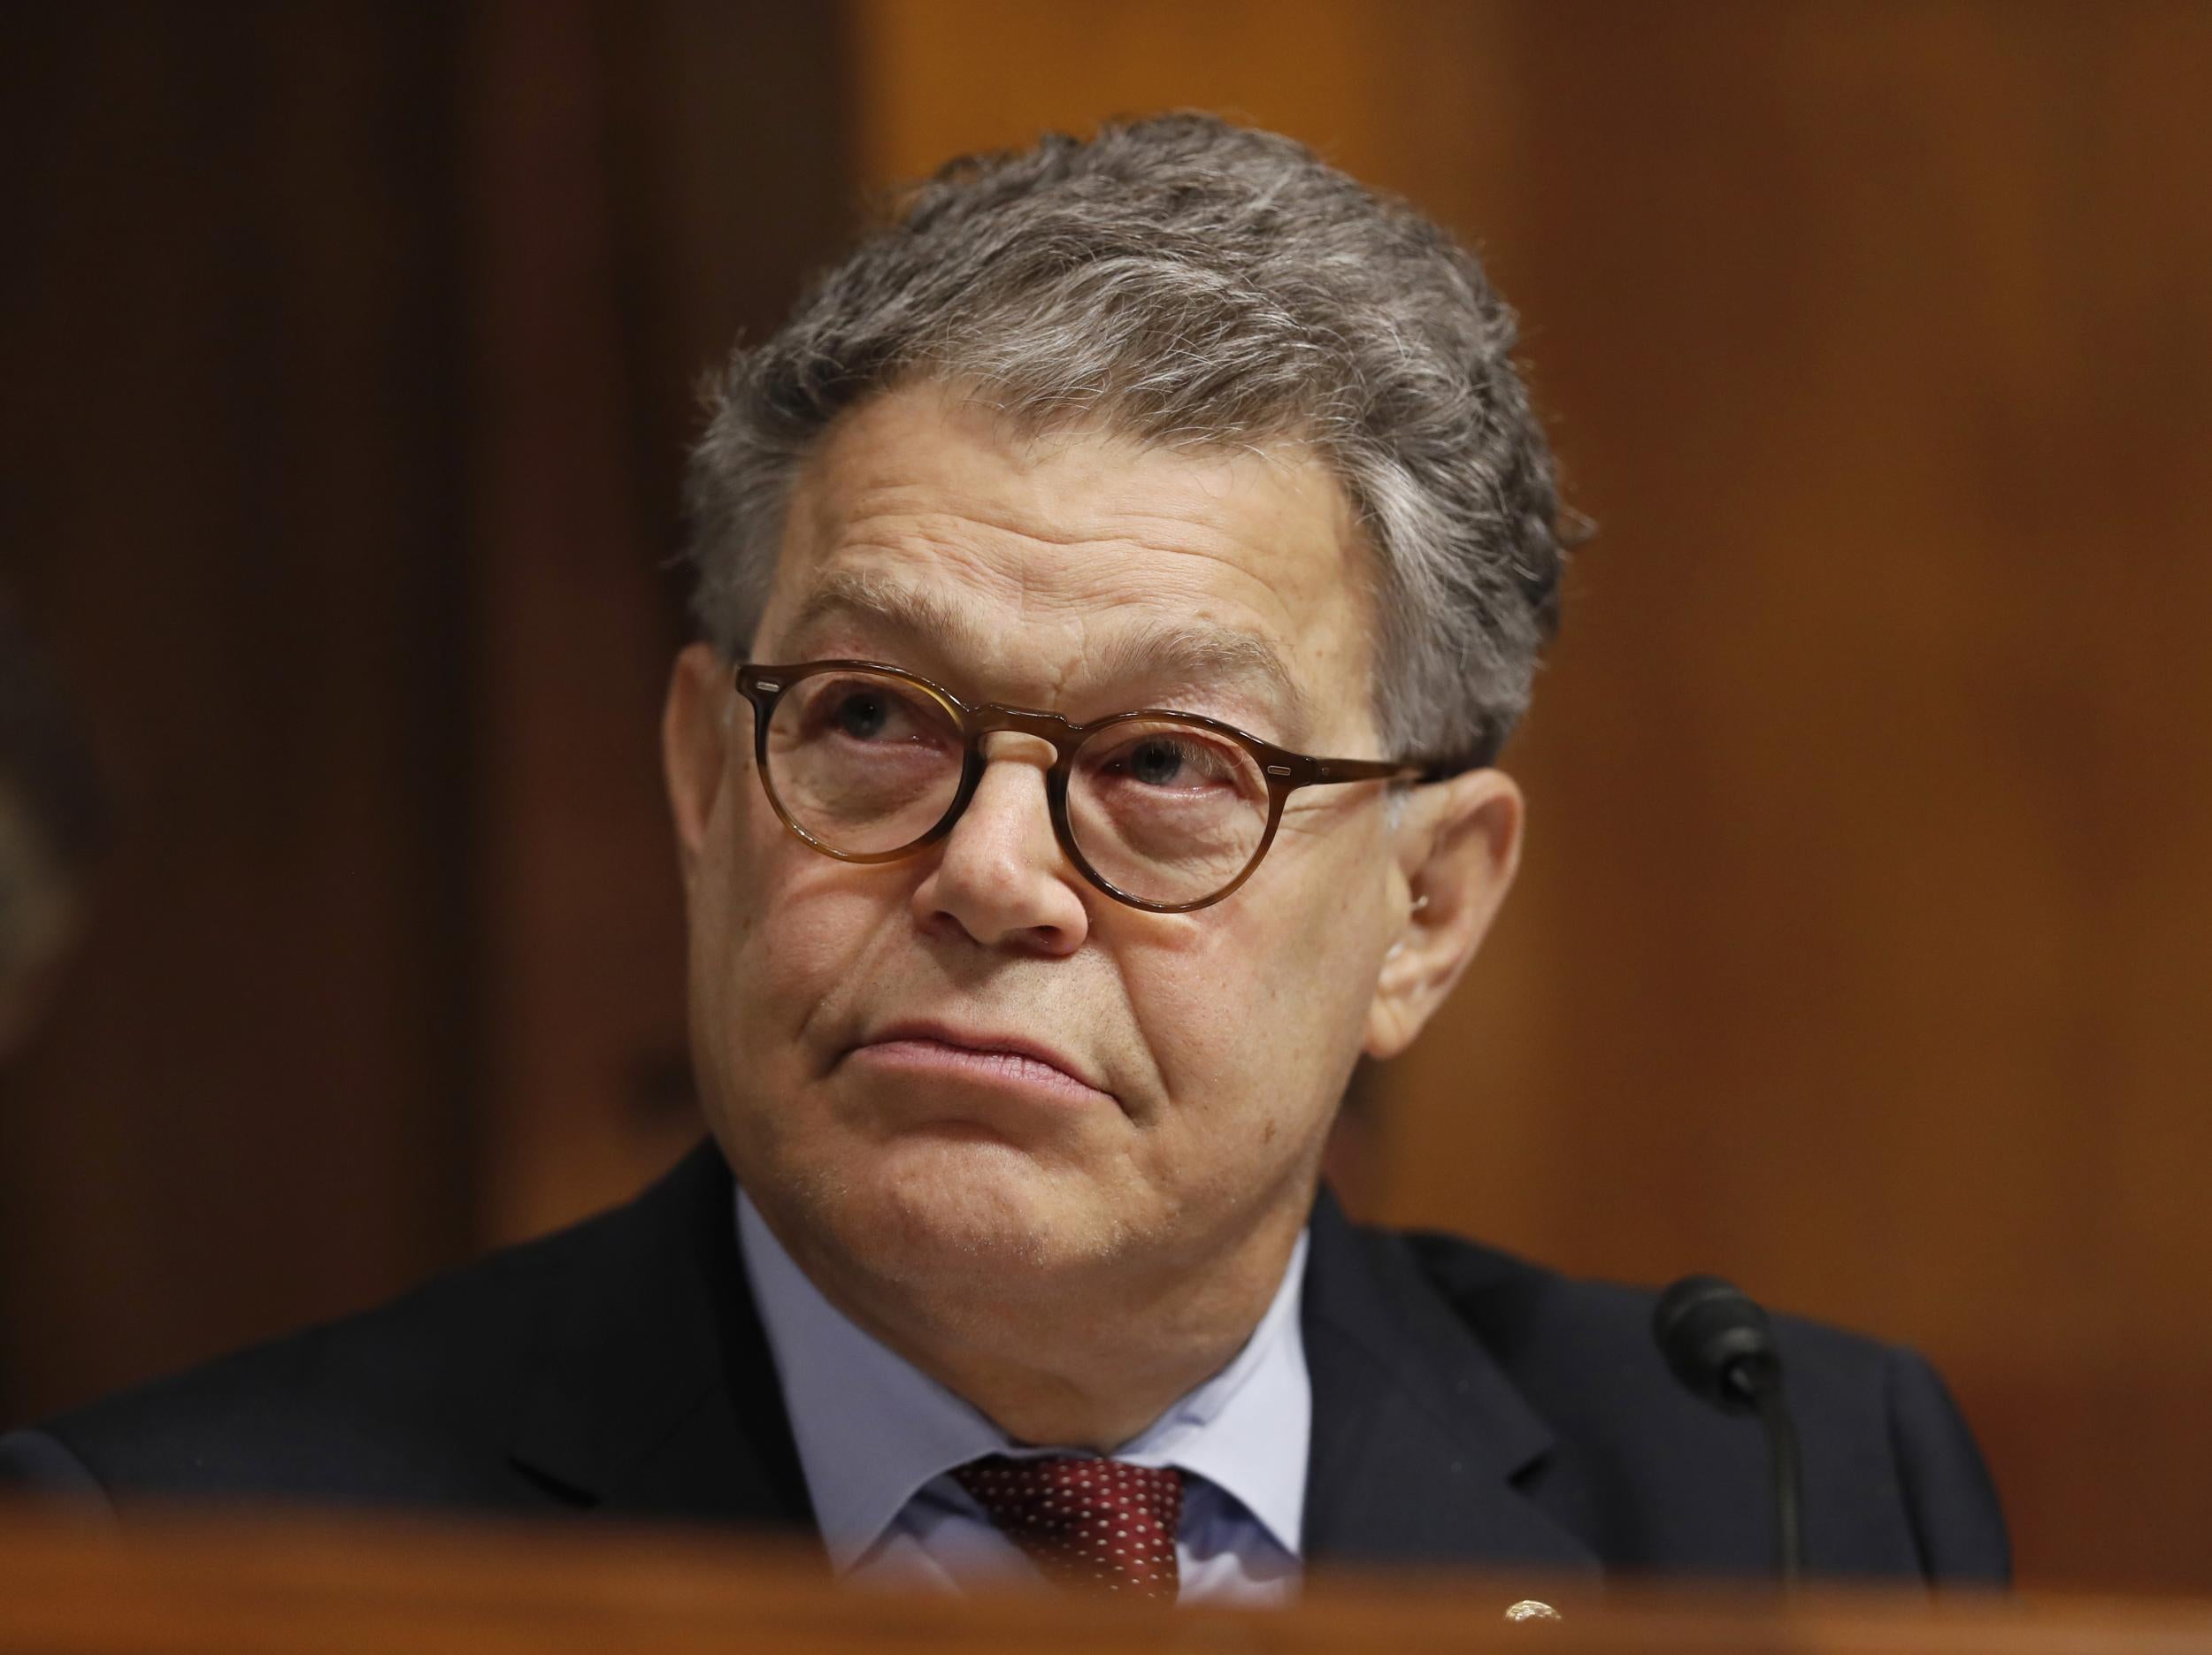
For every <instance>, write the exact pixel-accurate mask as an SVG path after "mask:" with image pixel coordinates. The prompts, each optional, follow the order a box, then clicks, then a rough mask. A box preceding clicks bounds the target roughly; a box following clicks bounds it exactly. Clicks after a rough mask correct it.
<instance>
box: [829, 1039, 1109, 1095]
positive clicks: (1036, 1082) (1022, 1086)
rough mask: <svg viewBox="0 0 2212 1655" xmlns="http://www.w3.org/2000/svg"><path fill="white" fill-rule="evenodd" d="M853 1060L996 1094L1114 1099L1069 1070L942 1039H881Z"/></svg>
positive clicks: (1028, 1058) (874, 1067)
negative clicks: (960, 1083)
mask: <svg viewBox="0 0 2212 1655" xmlns="http://www.w3.org/2000/svg"><path fill="white" fill-rule="evenodd" d="M852 1055H853V1058H854V1059H856V1060H858V1061H862V1062H864V1063H866V1064H867V1065H868V1066H869V1067H870V1068H872V1069H893V1070H896V1071H898V1072H900V1073H902V1074H908V1075H915V1076H924V1077H934V1078H938V1079H948V1080H960V1081H964V1082H966V1083H968V1084H971V1085H976V1086H981V1087H985V1088H987V1089H988V1090H991V1091H994V1092H1014V1093H1018V1094H1020V1095H1023V1096H1026V1097H1036V1096H1039V1095H1045V1096H1048V1097H1052V1098H1055V1099H1060V1100H1067V1101H1069V1102H1072V1103H1097V1102H1099V1101H1101V1100H1106V1101H1109V1102H1110V1101H1111V1100H1112V1094H1111V1093H1110V1092H1101V1091H1099V1089H1098V1088H1097V1087H1095V1086H1092V1085H1087V1084H1085V1083H1084V1082H1082V1081H1079V1080H1078V1079H1076V1077H1074V1076H1072V1075H1071V1074H1069V1073H1068V1072H1067V1071H1066V1070H1065V1069H1055V1068H1054V1067H1053V1066H1052V1065H1051V1064H1049V1063H1045V1062H1041V1061H1038V1060H1037V1059H1035V1058H1033V1057H1024V1056H1022V1055H1021V1054H1019V1053H1016V1052H979V1051H977V1050H976V1049H975V1048H974V1047H972V1046H951V1045H948V1044H947V1043H946V1042H944V1041H942V1040H879V1041H877V1042H876V1043H875V1044H873V1045H872V1046H860V1047H857V1048H856V1049H855V1051H854V1052H853V1054H852Z"/></svg>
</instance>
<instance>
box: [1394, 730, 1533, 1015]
mask: <svg viewBox="0 0 2212 1655" xmlns="http://www.w3.org/2000/svg"><path fill="white" fill-rule="evenodd" d="M1523 811H1524V805H1523V801H1522V798H1521V790H1520V788H1519V786H1518V785H1516V784H1515V782H1514V780H1513V778H1511V777H1510V776H1508V775H1507V774H1506V773H1505V772H1504V771H1503V770H1473V771H1470V772H1469V773H1468V774H1467V775H1464V776H1455V777H1454V778H1452V779H1451V780H1449V781H1448V782H1440V783H1436V784H1434V785H1431V786H1427V787H1423V788H1419V789H1417V790H1416V792H1415V793H1413V795H1412V796H1411V798H1410V799H1409V801H1407V805H1406V815H1405V819H1404V820H1403V821H1402V823H1401V824H1399V828H1398V835H1399V838H1398V870H1399V874H1400V876H1401V877H1402V880H1403V890H1404V901H1405V904H1406V912H1405V917H1404V919H1403V921H1402V923H1401V924H1400V926H1399V929H1398V934H1397V936H1396V937H1395V938H1394V939H1393V940H1392V942H1391V944H1390V946H1389V949H1388V951H1387V952H1386V953H1385V954H1384V955H1383V963H1382V970H1381V971H1380V973H1379V975H1378V976H1377V977H1376V980H1375V998H1374V1001H1373V1003H1372V1004H1371V1006H1370V1007H1369V1008H1368V1013H1367V1041H1366V1046H1365V1051H1366V1053H1367V1055H1368V1056H1370V1057H1375V1058H1387V1057H1395V1056H1396V1055H1397V1054H1399V1053H1401V1052H1402V1051H1404V1050H1405V1049H1406V1047H1407V1046H1410V1045H1411V1044H1412V1043H1413V1037H1414V1036H1415V1035H1417V1034H1418V1033H1420V1032H1421V1028H1422V1025H1423V1024H1425V1023H1427V1022H1428V1020H1429V1018H1430V1017H1431V1016H1432V1015H1433V1014H1434V1013H1435V1011H1436V1008H1438V1007H1439V1006H1440V1005H1442V1004H1443V1003H1444V1000H1445V997H1446V996H1447V995H1448V994H1449V993H1450V992H1452V986H1453V985H1454V984H1455V983H1457V982H1458V981H1459V977H1460V973H1461V972H1463V971H1464V970H1465V969H1467V962H1469V961H1470V960H1472V959H1473V958H1474V957H1475V950H1476V949H1477V948H1479V947H1480V946H1482V939H1483V937H1484V935H1485V934H1486V932H1487V931H1489V929H1490V922H1491V921H1492V920H1493V919H1494V918H1496V917H1497V912H1498V907H1499V905H1500V904H1501V903H1502V902H1503V901H1504V900H1505V893H1506V891H1507V890H1508V888H1509V887H1510V886H1511V885H1512V884H1513V875H1514V872H1515V870H1517V868H1518V867H1519V866H1520V861H1521V824H1522V818H1523Z"/></svg>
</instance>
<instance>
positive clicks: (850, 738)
mask: <svg viewBox="0 0 2212 1655" xmlns="http://www.w3.org/2000/svg"><path fill="white" fill-rule="evenodd" d="M737 688H738V693H740V694H741V695H743V696H744V697H745V699H746V700H747V701H750V702H751V703H752V705H753V709H754V716H753V750H754V754H755V756H756V757H757V760H758V761H759V768H760V780H761V785H762V786H763V787H764V788H765V789H766V790H767V793H768V801H769V802H770V803H771V804H772V805H773V806H774V807H775V810H776V814H777V815H778V816H780V817H781V818H782V819H783V824H784V825H785V826H786V827H787V828H789V829H790V830H791V831H792V832H793V833H795V835H797V836H798V837H799V838H800V839H803V840H805V841H806V843H807V844H809V845H811V846H812V847H814V848H815V849H816V850H818V851H820V852H822V853H823V854H825V855H829V856H834V857H836V858H837V859H838V860H839V861H841V862H895V861H897V860H898V859H899V858H901V857H902V856H910V855H912V854H914V853H916V852H917V851H919V850H921V849H922V848H923V847H926V846H928V845H932V844H934V843H935V842H936V841H937V840H939V839H942V838H944V837H945V835H947V834H948V833H949V832H951V831H952V828H953V824H954V823H956V822H957V821H958V820H959V819H960V813H961V812H962V811H963V810H964V809H966V808H967V806H968V801H970V800H971V799H972V798H973V797H974V796H975V790H976V787H977V785H978V784H979V783H980V782H981V781H982V779H983V770H984V765H985V762H986V761H985V757H984V753H983V738H984V737H986V736H987V735H992V734H995V733H996V732H999V731H1002V730H1011V731H1016V732H1019V733H1021V734H1023V735H1028V736H1035V737H1037V738H1039V739H1041V740H1044V741H1048V742H1049V743H1050V744H1051V745H1052V749H1053V752H1054V755H1055V757H1054V760H1053V763H1052V766H1051V768H1050V769H1049V770H1047V771H1046V772H1045V799H1046V802H1047V804H1048V808H1049V810H1050V813H1051V816H1052V828H1053V832H1054V834H1055V836H1056V838H1057V839H1059V842H1060V848H1061V849H1062V850H1063V851H1064V852H1065V853H1066V854H1067V857H1068V860H1069V861H1070V862H1073V863H1074V864H1075V866H1076V868H1077V870H1079V872H1081V874H1082V875H1083V877H1085V878H1087V879H1088V880H1089V881H1090V882H1091V883H1092V884H1093V885H1096V886H1097V887H1098V888H1099V889H1100V890H1102V891H1103V892H1104V893H1106V894H1107V895H1108V896H1110V897H1113V898H1114V899H1116V900H1118V901H1122V902H1126V903H1128V904H1129V905H1130V906H1131V907H1132V908H1145V909H1148V910H1149V911H1151V912H1153V913H1156V914H1183V913H1187V912H1189V911H1190V910H1191V909H1193V908H1205V907H1207V906H1209V905H1210V904H1212V903H1215V902H1218V901H1220V900H1222V898H1224V897H1225V896H1227V895H1228V894H1229V893H1231V892H1233V891H1234V890H1235V889H1236V888H1237V887H1238V886H1239V885H1242V884H1243V883H1244V882H1245V881H1246V880H1247V879H1248V878H1249V877H1251V876H1252V870H1254V869H1255V868H1257V867H1258V866H1259V865H1260V858H1261V857H1263V856H1264V855H1266V854H1267V847H1269V846H1270V845H1271V844H1272V843H1273V842H1274V839H1275V830H1276V828H1277V827H1278V826H1279V824H1281V822H1282V819H1283V804H1284V801H1286V800H1287V799H1288V798H1289V797H1290V795H1291V794H1292V793H1294V792H1296V791H1297V790H1298V789H1299V788H1301V787H1317V786H1322V787H1325V786H1330V785H1335V784H1338V783H1342V782H1364V781H1404V780H1423V781H1433V780H1438V779H1440V778H1443V777H1445V776H1449V775H1453V774H1455V773H1457V771H1459V770H1464V769H1467V768H1469V767H1468V766H1466V765H1464V764H1461V765H1443V766H1424V765H1419V764H1402V763H1394V762H1389V761H1387V760H1373V759H1319V758H1312V757H1310V756H1308V755H1305V754H1303V753H1293V752H1290V751H1289V750H1288V749H1286V748H1284V747H1277V746H1275V745H1274V744H1273V743H1271V742H1268V741H1263V740H1261V739H1259V738H1258V737H1257V736H1254V735H1248V734H1246V733H1245V732H1243V731H1241V730H1239V729H1237V728H1236V727H1235V726H1233V725H1232V724H1223V723H1222V722H1220V720H1218V719H1215V718H1207V717H1204V716H1201V715H1199V714H1197V713H1179V712H1167V711H1162V710H1158V709H1145V710H1142V711H1139V712H1129V713H1114V714H1111V715H1110V716H1107V717H1104V718H1096V719H1093V720H1092V721H1091V722H1090V723H1089V724H1072V723H1071V722H1070V721H1069V720H1067V719H1065V718H1063V717H1062V716H1060V715H1059V714H1057V713H1053V712H1043V711H1039V710H1037V709H1033V708H1026V707H1003V706H1000V705H998V704H996V703H992V704H989V705H987V706H980V707H972V706H970V705H969V704H968V703H967V702H965V701H962V700H961V699H960V698H959V697H958V696H956V695H955V694H954V693H952V692H951V691H950V690H948V689H946V688H944V687H943V686H941V685H937V684H933V683H931V682H930V681H929V680H928V679H927V678H919V677H917V676H916V675H915V674H913V673H911V672H908V671H905V670H902V669H900V668H898V667H890V666H885V665H883V664H881V663H878V662H872V661H813V662H809V663H805V664H804V665H802V666H789V667H768V666H752V665H748V666H742V667H740V668H739V669H738V670H737Z"/></svg>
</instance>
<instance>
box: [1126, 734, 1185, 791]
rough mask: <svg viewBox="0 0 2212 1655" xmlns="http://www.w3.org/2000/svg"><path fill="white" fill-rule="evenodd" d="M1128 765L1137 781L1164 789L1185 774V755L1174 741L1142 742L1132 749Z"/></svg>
mask: <svg viewBox="0 0 2212 1655" xmlns="http://www.w3.org/2000/svg"><path fill="white" fill-rule="evenodd" d="M1128 763H1129V773H1130V775H1132V776H1133V777H1134V778H1136V779H1137V780H1139V781H1141V782H1142V783H1144V784H1145V785H1147V786H1148V787H1164V786H1166V785H1168V784H1169V783H1170V782H1171V781H1173V780H1174V779H1175V778H1177V777H1178V776H1179V775H1181V774H1182V773H1183V753H1182V749H1181V748H1180V747H1178V746H1177V745H1176V744H1175V743H1174V742H1172V741H1141V742H1139V743H1138V744H1137V745H1136V746H1135V747H1133V748H1131V749H1130V753H1129V760H1128Z"/></svg>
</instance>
